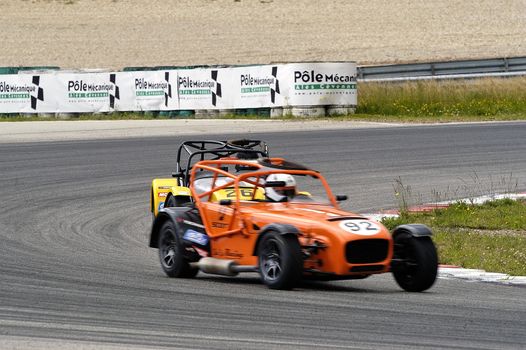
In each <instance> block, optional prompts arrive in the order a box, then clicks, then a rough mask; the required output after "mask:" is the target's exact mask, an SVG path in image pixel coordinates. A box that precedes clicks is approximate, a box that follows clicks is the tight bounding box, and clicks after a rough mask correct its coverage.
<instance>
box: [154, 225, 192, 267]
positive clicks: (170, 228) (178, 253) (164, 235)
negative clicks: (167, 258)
mask: <svg viewBox="0 0 526 350" xmlns="http://www.w3.org/2000/svg"><path fill="white" fill-rule="evenodd" d="M170 238H171V239H173V241H174V242H175V246H174V257H173V258H174V262H173V264H172V266H168V265H167V264H166V263H165V262H164V254H165V253H166V249H165V246H164V243H165V241H166V240H167V239H170ZM181 243H182V242H181V239H180V237H179V235H178V234H177V230H176V228H175V225H174V224H173V223H172V222H171V221H167V222H165V223H164V224H163V225H162V227H161V230H160V232H159V261H160V263H161V268H162V269H163V271H164V272H165V273H166V274H167V275H168V276H170V277H183V275H184V273H185V270H186V265H187V263H186V262H185V260H184V257H183V252H184V249H183V246H182V244H181Z"/></svg>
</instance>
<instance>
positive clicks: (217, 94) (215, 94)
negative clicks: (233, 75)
mask: <svg viewBox="0 0 526 350" xmlns="http://www.w3.org/2000/svg"><path fill="white" fill-rule="evenodd" d="M212 80H213V81H214V82H215V83H216V91H215V92H214V91H212V105H213V106H215V105H216V103H217V98H218V97H221V95H222V94H221V84H219V83H218V82H217V71H216V70H213V71H212Z"/></svg>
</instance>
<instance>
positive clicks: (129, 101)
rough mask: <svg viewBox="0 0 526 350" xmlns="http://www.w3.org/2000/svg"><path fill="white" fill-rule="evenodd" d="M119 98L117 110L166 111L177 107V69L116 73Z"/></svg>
mask: <svg viewBox="0 0 526 350" xmlns="http://www.w3.org/2000/svg"><path fill="white" fill-rule="evenodd" d="M117 80H118V81H119V88H120V92H121V99H120V100H119V101H118V103H117V104H116V108H117V109H118V110H119V111H166V110H177V109H179V99H178V95H177V71H175V70H170V71H136V72H120V73H117Z"/></svg>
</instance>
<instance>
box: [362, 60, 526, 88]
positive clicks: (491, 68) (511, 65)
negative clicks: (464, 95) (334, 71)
mask: <svg viewBox="0 0 526 350" xmlns="http://www.w3.org/2000/svg"><path fill="white" fill-rule="evenodd" d="M357 71H358V72H357V73H358V77H357V78H358V81H363V82H367V81H400V80H418V79H455V78H477V77H491V76H497V77H498V76H514V75H526V57H504V58H491V59H479V60H462V61H447V62H428V63H410V64H389V65H375V66H358V67H357Z"/></svg>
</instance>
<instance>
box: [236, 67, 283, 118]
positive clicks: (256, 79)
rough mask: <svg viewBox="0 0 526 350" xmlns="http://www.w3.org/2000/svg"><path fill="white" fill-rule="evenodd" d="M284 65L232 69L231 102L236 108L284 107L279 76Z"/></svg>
mask: <svg viewBox="0 0 526 350" xmlns="http://www.w3.org/2000/svg"><path fill="white" fill-rule="evenodd" d="M283 67H284V65H266V66H246V67H236V68H230V70H229V73H228V76H229V77H230V84H229V87H231V88H229V89H228V92H231V96H229V97H230V98H229V102H230V103H231V104H232V105H234V106H236V108H262V107H280V106H282V105H283V95H282V94H281V88H280V81H279V78H278V74H279V73H281V71H282V70H283Z"/></svg>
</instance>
